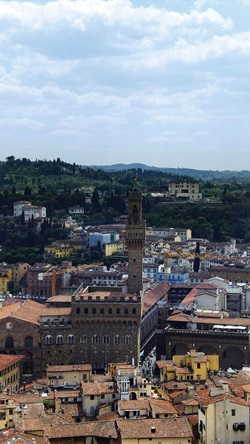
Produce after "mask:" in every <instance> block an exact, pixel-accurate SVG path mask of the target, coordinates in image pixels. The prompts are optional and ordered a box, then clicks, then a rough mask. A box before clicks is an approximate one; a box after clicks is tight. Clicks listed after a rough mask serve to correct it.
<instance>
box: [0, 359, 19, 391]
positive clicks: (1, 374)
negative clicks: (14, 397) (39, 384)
mask: <svg viewBox="0 0 250 444" xmlns="http://www.w3.org/2000/svg"><path fill="white" fill-rule="evenodd" d="M23 358H25V356H22V355H0V390H3V389H4V388H6V389H8V390H9V391H17V390H19V381H20V373H21V372H20V365H21V361H22V359H23Z"/></svg>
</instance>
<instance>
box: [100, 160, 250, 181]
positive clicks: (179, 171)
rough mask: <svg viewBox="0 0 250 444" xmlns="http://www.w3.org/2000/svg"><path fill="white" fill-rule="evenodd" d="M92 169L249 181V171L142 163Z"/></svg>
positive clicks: (119, 164) (118, 164) (102, 166)
mask: <svg viewBox="0 0 250 444" xmlns="http://www.w3.org/2000/svg"><path fill="white" fill-rule="evenodd" d="M92 168H94V169H95V170H96V169H101V170H103V171H107V172H112V171H125V170H131V169H139V170H141V171H158V172H162V173H166V174H171V175H173V176H185V177H193V178H194V179H200V180H224V179H235V180H237V179H250V171H248V170H242V171H230V170H224V171H219V170H194V169H191V168H160V167H155V166H149V165H145V164H143V163H131V164H124V163H117V164H114V165H99V166H97V165H93V166H92Z"/></svg>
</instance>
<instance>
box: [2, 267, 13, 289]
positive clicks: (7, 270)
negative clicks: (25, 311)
mask: <svg viewBox="0 0 250 444" xmlns="http://www.w3.org/2000/svg"><path fill="white" fill-rule="evenodd" d="M12 275H13V273H12V268H11V266H10V265H7V264H5V263H3V264H1V265H0V294H2V295H3V294H7V293H9V288H10V283H12Z"/></svg>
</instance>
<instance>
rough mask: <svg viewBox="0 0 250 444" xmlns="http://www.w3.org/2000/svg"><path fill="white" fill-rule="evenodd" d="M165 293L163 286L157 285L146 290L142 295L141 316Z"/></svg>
mask: <svg viewBox="0 0 250 444" xmlns="http://www.w3.org/2000/svg"><path fill="white" fill-rule="evenodd" d="M165 292H166V289H165V284H157V285H155V286H154V287H151V288H150V289H149V290H147V291H146V292H145V293H144V295H143V308H142V315H144V314H145V313H146V312H147V311H148V310H149V309H150V308H151V307H152V306H153V305H154V304H156V303H157V302H158V301H159V300H160V299H162V298H163V296H164V295H165Z"/></svg>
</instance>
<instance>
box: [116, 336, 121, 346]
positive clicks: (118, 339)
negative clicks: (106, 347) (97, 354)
mask: <svg viewBox="0 0 250 444" xmlns="http://www.w3.org/2000/svg"><path fill="white" fill-rule="evenodd" d="M120 342H121V341H120V336H119V335H115V336H114V344H120Z"/></svg>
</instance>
